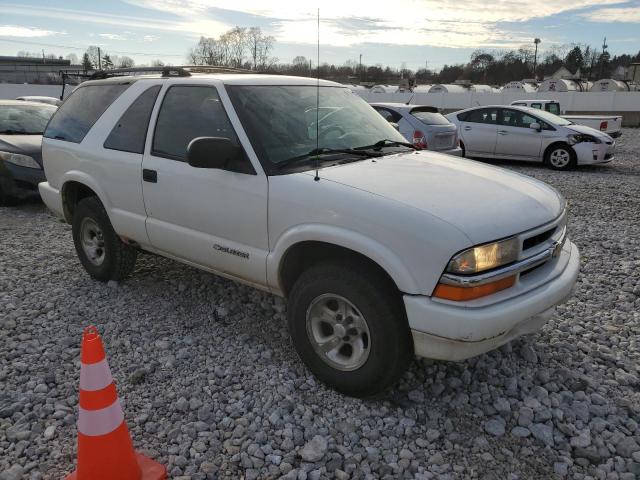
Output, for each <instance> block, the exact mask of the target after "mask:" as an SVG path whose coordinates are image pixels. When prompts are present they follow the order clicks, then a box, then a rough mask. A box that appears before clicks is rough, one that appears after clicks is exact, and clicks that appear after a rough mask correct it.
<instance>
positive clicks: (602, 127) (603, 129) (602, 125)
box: [600, 120, 609, 132]
mask: <svg viewBox="0 0 640 480" xmlns="http://www.w3.org/2000/svg"><path fill="white" fill-rule="evenodd" d="M608 127H609V123H608V122H607V121H606V120H605V121H604V122H600V131H601V132H606V131H607V128H608Z"/></svg>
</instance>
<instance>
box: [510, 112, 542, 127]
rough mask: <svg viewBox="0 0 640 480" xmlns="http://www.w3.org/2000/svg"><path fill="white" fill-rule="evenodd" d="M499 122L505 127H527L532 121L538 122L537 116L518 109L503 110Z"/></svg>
mask: <svg viewBox="0 0 640 480" xmlns="http://www.w3.org/2000/svg"><path fill="white" fill-rule="evenodd" d="M501 123H502V125H505V126H507V127H520V128H529V125H531V124H532V123H540V122H539V120H538V119H537V118H535V117H532V116H531V115H527V114H526V113H524V112H521V111H519V110H503V111H502V122H501Z"/></svg>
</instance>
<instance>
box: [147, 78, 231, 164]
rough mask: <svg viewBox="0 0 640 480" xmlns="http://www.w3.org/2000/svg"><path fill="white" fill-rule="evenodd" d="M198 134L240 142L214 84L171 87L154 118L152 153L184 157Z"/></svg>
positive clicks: (180, 158) (199, 135) (177, 157)
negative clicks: (155, 118)
mask: <svg viewBox="0 0 640 480" xmlns="http://www.w3.org/2000/svg"><path fill="white" fill-rule="evenodd" d="M197 137H224V138H228V139H230V140H231V143H233V144H234V145H237V146H240V143H239V141H238V137H237V136H236V134H235V132H234V130H233V127H232V126H231V123H230V122H229V119H228V118H227V114H226V112H225V110H224V107H223V106H222V102H221V101H220V97H219V95H218V91H217V90H216V89H215V88H214V87H201V86H175V87H171V88H170V89H169V90H168V91H167V93H166V95H165V97H164V100H163V101H162V107H160V113H159V114H158V120H157V121H156V128H155V133H154V136H153V154H154V155H158V156H162V157H168V158H172V159H174V160H182V161H184V160H186V158H187V146H188V145H189V142H191V140H193V139H194V138H197Z"/></svg>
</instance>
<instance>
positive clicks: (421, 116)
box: [411, 110, 449, 125]
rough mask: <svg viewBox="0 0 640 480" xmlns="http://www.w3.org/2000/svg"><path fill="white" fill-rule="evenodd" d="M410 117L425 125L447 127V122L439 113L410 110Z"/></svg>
mask: <svg viewBox="0 0 640 480" xmlns="http://www.w3.org/2000/svg"><path fill="white" fill-rule="evenodd" d="M411 115H413V116H414V117H416V118H417V119H418V120H420V121H421V122H422V123H424V124H425V125H449V120H447V119H446V118H445V117H444V115H442V114H441V113H434V112H421V111H420V110H412V111H411Z"/></svg>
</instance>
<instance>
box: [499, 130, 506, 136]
mask: <svg viewBox="0 0 640 480" xmlns="http://www.w3.org/2000/svg"><path fill="white" fill-rule="evenodd" d="M507 133H509V132H507V131H506V130H498V135H506V134H507Z"/></svg>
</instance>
